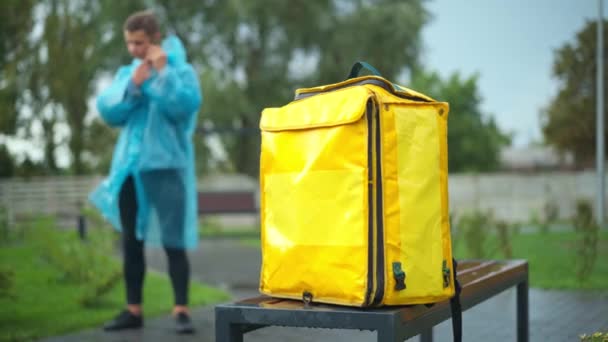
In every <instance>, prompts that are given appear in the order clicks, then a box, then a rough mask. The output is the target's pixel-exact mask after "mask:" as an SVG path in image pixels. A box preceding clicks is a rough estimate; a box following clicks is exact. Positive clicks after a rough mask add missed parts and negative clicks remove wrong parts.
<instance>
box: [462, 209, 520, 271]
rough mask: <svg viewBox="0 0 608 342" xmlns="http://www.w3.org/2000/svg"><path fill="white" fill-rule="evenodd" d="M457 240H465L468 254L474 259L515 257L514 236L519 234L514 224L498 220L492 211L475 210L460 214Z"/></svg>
mask: <svg viewBox="0 0 608 342" xmlns="http://www.w3.org/2000/svg"><path fill="white" fill-rule="evenodd" d="M457 228H458V232H457V235H455V240H460V239H461V238H462V241H463V242H464V246H465V248H466V250H467V256H468V257H469V258H474V259H482V258H488V257H490V256H491V257H497V256H498V255H497V253H499V254H500V257H501V258H506V259H511V258H513V247H512V242H511V241H512V237H513V236H514V235H516V234H517V232H516V230H517V228H515V226H514V225H510V224H508V223H507V222H505V221H502V220H497V219H495V218H494V216H493V215H492V213H491V212H484V211H481V210H474V211H471V212H467V213H464V214H463V215H461V216H460V218H459V219H458V223H457Z"/></svg>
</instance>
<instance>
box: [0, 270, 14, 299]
mask: <svg viewBox="0 0 608 342" xmlns="http://www.w3.org/2000/svg"><path fill="white" fill-rule="evenodd" d="M14 277H15V272H13V271H12V270H10V269H6V268H0V298H13V297H14V294H13V278H14Z"/></svg>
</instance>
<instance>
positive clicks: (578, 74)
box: [541, 21, 608, 166]
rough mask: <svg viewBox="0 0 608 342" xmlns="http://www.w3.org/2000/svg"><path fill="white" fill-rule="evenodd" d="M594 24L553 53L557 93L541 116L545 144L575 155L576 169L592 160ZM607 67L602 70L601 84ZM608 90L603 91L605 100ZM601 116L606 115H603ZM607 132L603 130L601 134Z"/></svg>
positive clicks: (607, 37)
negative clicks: (577, 166)
mask: <svg viewBox="0 0 608 342" xmlns="http://www.w3.org/2000/svg"><path fill="white" fill-rule="evenodd" d="M607 26H608V22H607V21H605V22H604V44H603V46H604V62H603V63H604V65H606V62H607V61H608V54H607V52H608V50H607V49H606V46H607V44H606V42H607V41H608V28H607ZM596 47H597V22H587V24H586V25H585V27H584V28H583V29H582V30H581V31H580V32H578V33H577V35H576V40H575V41H574V42H569V43H566V44H564V45H563V46H562V47H561V48H559V49H557V50H556V52H555V61H554V64H553V76H554V77H555V78H556V79H557V81H558V87H559V90H558V93H557V95H556V96H555V97H554V98H553V99H552V100H551V102H550V103H549V105H548V106H547V107H546V108H545V109H544V110H543V112H542V113H541V121H542V129H543V134H544V138H545V141H546V142H547V143H548V144H550V145H553V146H555V147H556V148H557V149H558V151H561V152H563V153H565V152H569V153H572V154H573V155H574V159H575V163H576V164H577V165H579V166H590V165H593V163H594V161H595V150H596V149H595V139H596V128H595V117H596V109H595V103H596V98H597V86H596V74H597V63H596V58H597V57H596V56H597V55H596ZM606 69H608V68H605V69H604V75H603V78H604V84H607V83H606V80H607V75H608V70H606ZM607 95H608V87H605V88H604V97H606V96H607ZM603 115H604V117H605V116H606V113H605V112H604V113H603ZM605 134H606V130H605V131H604V135H605Z"/></svg>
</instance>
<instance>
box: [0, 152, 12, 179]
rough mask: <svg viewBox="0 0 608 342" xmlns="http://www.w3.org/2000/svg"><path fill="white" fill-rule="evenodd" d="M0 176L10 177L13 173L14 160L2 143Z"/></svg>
mask: <svg viewBox="0 0 608 342" xmlns="http://www.w3.org/2000/svg"><path fill="white" fill-rule="evenodd" d="M0 165H1V166H2V167H0V178H8V177H12V176H13V175H14V173H15V160H14V159H13V156H12V155H11V153H10V151H9V150H8V148H6V146H5V145H4V144H0Z"/></svg>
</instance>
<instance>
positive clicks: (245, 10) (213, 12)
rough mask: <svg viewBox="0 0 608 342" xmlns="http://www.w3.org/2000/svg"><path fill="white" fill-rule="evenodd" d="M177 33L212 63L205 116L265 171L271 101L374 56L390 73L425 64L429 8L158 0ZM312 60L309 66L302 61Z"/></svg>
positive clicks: (297, 0) (240, 164) (389, 3)
mask: <svg viewBox="0 0 608 342" xmlns="http://www.w3.org/2000/svg"><path fill="white" fill-rule="evenodd" d="M157 5H158V6H159V11H160V12H161V13H163V14H164V17H165V18H166V19H167V22H168V28H169V30H170V31H173V32H175V33H177V35H178V36H180V37H181V38H182V39H183V40H184V41H185V42H186V45H187V46H188V50H189V51H190V53H191V56H190V57H192V60H193V61H194V63H195V64H197V65H198V66H199V67H201V68H200V69H202V70H203V78H202V81H203V82H202V85H203V90H204V92H205V102H204V104H203V109H202V112H201V118H202V120H208V121H211V123H212V126H214V127H222V128H231V129H232V130H233V131H234V132H241V133H240V134H239V133H236V134H232V135H228V134H225V135H222V137H221V139H222V143H223V146H224V147H225V149H226V151H227V153H228V155H229V158H230V160H231V161H232V163H233V165H234V169H235V170H236V171H238V172H244V173H247V174H249V175H252V176H257V174H258V169H259V163H258V159H259V148H260V146H259V143H260V136H259V131H258V129H257V126H258V122H259V116H260V112H261V111H262V109H263V108H265V107H270V106H279V105H284V104H286V103H287V102H289V101H290V100H291V99H292V98H293V92H294V90H295V88H297V87H300V86H306V87H309V86H313V85H318V84H324V83H335V82H339V81H342V80H344V79H345V77H346V75H347V74H348V71H349V69H350V67H351V66H352V64H353V62H355V61H357V60H366V61H368V62H370V63H372V64H373V65H375V66H377V67H378V68H379V69H380V70H381V71H382V72H383V74H384V76H386V77H387V78H396V77H397V76H398V75H400V74H402V73H403V72H404V71H408V70H409V71H411V70H412V68H413V67H414V66H416V65H417V61H418V53H419V50H420V32H421V29H422V27H423V25H424V24H425V23H426V22H427V21H428V18H429V15H428V13H427V12H426V10H425V9H424V8H423V6H422V1H421V0H367V1H363V0H360V1H345V0H333V1H332V0H320V1H307V0H291V1H283V0H263V1H262V0H261V1H244V0H243V1H206V2H201V1H193V0H190V1H183V2H182V1H180V2H175V1H168V0H164V1H158V2H157ZM302 64H307V65H308V67H302Z"/></svg>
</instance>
